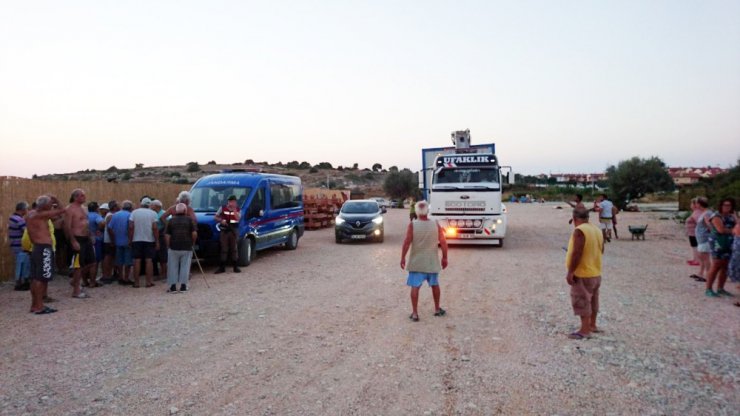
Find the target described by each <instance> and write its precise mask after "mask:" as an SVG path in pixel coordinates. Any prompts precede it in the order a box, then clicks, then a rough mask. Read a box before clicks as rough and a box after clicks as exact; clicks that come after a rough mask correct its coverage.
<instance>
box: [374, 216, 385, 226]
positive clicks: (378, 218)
mask: <svg viewBox="0 0 740 416" xmlns="http://www.w3.org/2000/svg"><path fill="white" fill-rule="evenodd" d="M373 222H374V223H376V224H382V223H383V217H377V218H373Z"/></svg>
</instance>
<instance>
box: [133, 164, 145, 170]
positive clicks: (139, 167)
mask: <svg viewBox="0 0 740 416" xmlns="http://www.w3.org/2000/svg"><path fill="white" fill-rule="evenodd" d="M134 166H135V167H134V169H144V164H143V163H137V164H136V165H134Z"/></svg>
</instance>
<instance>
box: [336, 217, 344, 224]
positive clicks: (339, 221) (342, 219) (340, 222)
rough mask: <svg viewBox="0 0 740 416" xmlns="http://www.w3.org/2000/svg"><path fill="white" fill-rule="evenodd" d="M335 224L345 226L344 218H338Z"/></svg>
mask: <svg viewBox="0 0 740 416" xmlns="http://www.w3.org/2000/svg"><path fill="white" fill-rule="evenodd" d="M334 223H335V224H336V225H340V224H344V218H342V217H337V218H336V219H335V220H334Z"/></svg>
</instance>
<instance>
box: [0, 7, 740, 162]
mask: <svg viewBox="0 0 740 416" xmlns="http://www.w3.org/2000/svg"><path fill="white" fill-rule="evenodd" d="M464 129H470V131H471V135H472V141H473V143H474V144H481V143H491V142H493V143H496V151H497V155H498V158H499V161H500V163H501V164H503V165H511V166H512V167H513V170H514V171H515V172H517V173H522V174H539V173H546V174H547V173H571V172H601V171H604V170H605V169H606V167H607V166H609V165H613V164H617V163H619V161H621V160H625V159H628V158H631V157H633V156H639V157H651V156H658V157H660V158H661V159H662V160H663V161H664V162H665V163H666V164H667V165H669V166H708V165H711V166H721V167H730V166H733V165H735V164H736V163H737V161H738V158H740V0H735V1H714V0H695V1H682V0H670V1H657V0H650V1H644V0H641V1H629V0H627V1H585V0H582V1H565V0H564V1H526V0H525V1H493V0H488V1H464V0H462V1H433V0H427V1H383V0H373V1H342V0H338V1H328V0H327V1H311V0H303V1H279V0H278V1H274V2H265V1H208V2H205V1H182V0H178V1H157V0H147V1H110V0H95V1H75V0H66V1H16V0H0V144H1V145H2V149H3V151H2V152H0V176H4V175H9V176H22V177H30V176H31V175H33V174H39V175H41V174H47V173H66V172H75V171H78V170H84V169H107V168H108V167H110V166H116V167H118V168H132V167H134V165H135V164H136V163H143V164H144V165H145V166H169V165H182V164H186V163H187V162H191V161H196V162H199V163H201V164H204V163H207V162H208V161H211V160H215V161H216V162H217V163H235V162H243V161H244V160H246V159H253V160H255V161H268V162H271V163H275V162H278V161H282V162H289V161H292V160H297V161H304V160H305V161H308V162H310V163H312V164H316V163H319V162H323V161H327V162H330V163H332V164H333V165H335V166H336V165H345V166H346V165H350V166H351V165H352V164H353V163H358V164H359V165H360V167H361V168H362V167H371V166H372V164H374V163H381V164H382V165H383V166H384V167H389V166H392V165H395V166H398V167H401V168H404V167H407V168H410V169H412V170H417V169H419V168H420V166H421V148H424V147H441V146H447V145H450V144H451V142H450V132H452V131H453V130H464Z"/></svg>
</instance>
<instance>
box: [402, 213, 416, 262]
mask: <svg viewBox="0 0 740 416" xmlns="http://www.w3.org/2000/svg"><path fill="white" fill-rule="evenodd" d="M412 241H414V224H413V223H409V225H408V227H406V238H405V239H404V240H403V247H401V268H402V269H405V268H406V253H408V252H409V248H410V247H411V242H412Z"/></svg>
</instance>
